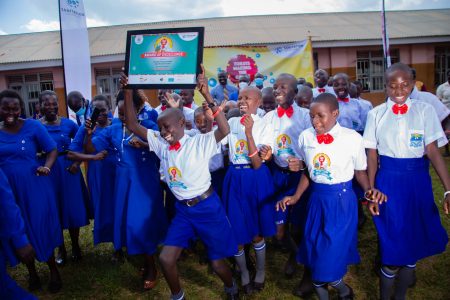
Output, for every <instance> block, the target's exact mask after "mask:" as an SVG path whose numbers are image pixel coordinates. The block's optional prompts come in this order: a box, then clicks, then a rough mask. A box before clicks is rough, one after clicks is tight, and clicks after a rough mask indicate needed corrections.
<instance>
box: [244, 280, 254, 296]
mask: <svg viewBox="0 0 450 300" xmlns="http://www.w3.org/2000/svg"><path fill="white" fill-rule="evenodd" d="M242 290H243V291H244V294H246V295H251V294H253V286H252V283H251V282H249V283H247V284H246V285H243V286H242Z"/></svg>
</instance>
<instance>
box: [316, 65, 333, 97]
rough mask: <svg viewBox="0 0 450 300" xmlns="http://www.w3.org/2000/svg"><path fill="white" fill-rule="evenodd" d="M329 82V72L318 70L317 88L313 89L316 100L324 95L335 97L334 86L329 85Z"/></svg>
mask: <svg viewBox="0 0 450 300" xmlns="http://www.w3.org/2000/svg"><path fill="white" fill-rule="evenodd" d="M329 80H330V77H329V76H328V73H327V71H325V70H323V69H318V70H317V71H316V72H314V82H315V83H316V87H315V88H313V89H312V92H313V97H314V98H316V97H317V96H319V95H320V94H323V93H330V94H333V95H334V89H333V86H332V85H331V86H330V85H328V82H329Z"/></svg>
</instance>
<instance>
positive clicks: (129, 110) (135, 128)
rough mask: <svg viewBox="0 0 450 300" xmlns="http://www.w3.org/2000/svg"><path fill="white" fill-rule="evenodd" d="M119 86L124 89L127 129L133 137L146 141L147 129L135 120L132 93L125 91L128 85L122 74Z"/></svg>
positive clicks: (126, 78)
mask: <svg viewBox="0 0 450 300" xmlns="http://www.w3.org/2000/svg"><path fill="white" fill-rule="evenodd" d="M120 84H121V86H122V88H124V97H125V103H124V104H125V106H124V107H125V123H126V126H127V128H128V129H129V130H130V131H131V132H133V133H134V134H135V135H137V136H138V137H140V138H141V139H143V140H144V141H146V140H147V128H145V127H144V126H142V125H141V124H139V122H138V120H137V118H136V110H135V108H134V105H133V91H132V90H130V89H127V85H128V77H127V76H126V75H125V74H124V73H121V74H120Z"/></svg>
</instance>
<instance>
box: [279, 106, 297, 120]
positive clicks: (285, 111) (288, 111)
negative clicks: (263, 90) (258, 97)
mask: <svg viewBox="0 0 450 300" xmlns="http://www.w3.org/2000/svg"><path fill="white" fill-rule="evenodd" d="M277 113H278V117H280V118H281V117H282V116H283V115H284V114H286V116H287V117H288V118H290V117H292V115H293V114H294V108H293V107H292V105H291V106H289V107H288V108H286V109H284V108H282V107H281V106H278V108H277Z"/></svg>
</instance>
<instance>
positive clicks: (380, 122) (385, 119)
mask: <svg viewBox="0 0 450 300" xmlns="http://www.w3.org/2000/svg"><path fill="white" fill-rule="evenodd" d="M405 103H406V105H408V111H407V112H406V113H405V114H403V115H400V114H399V115H396V114H394V112H393V111H392V106H393V105H394V104H395V103H394V102H393V101H392V100H390V99H388V100H387V102H386V103H383V104H381V105H379V106H377V107H375V108H374V109H373V110H371V111H370V112H369V115H368V116H367V124H366V129H365V130H364V146H365V147H366V148H369V149H377V150H378V153H379V154H380V155H385V156H389V157H394V158H420V157H422V156H423V155H424V154H425V146H426V145H428V144H430V143H432V142H434V141H437V142H438V147H442V146H444V145H445V144H447V139H446V137H445V134H444V131H443V130H442V127H441V123H440V122H439V119H438V117H437V115H436V113H435V111H434V109H433V107H432V106H431V105H429V104H428V103H424V102H421V101H417V100H414V99H413V100H411V99H410V98H408V100H406V102H405Z"/></svg>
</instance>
